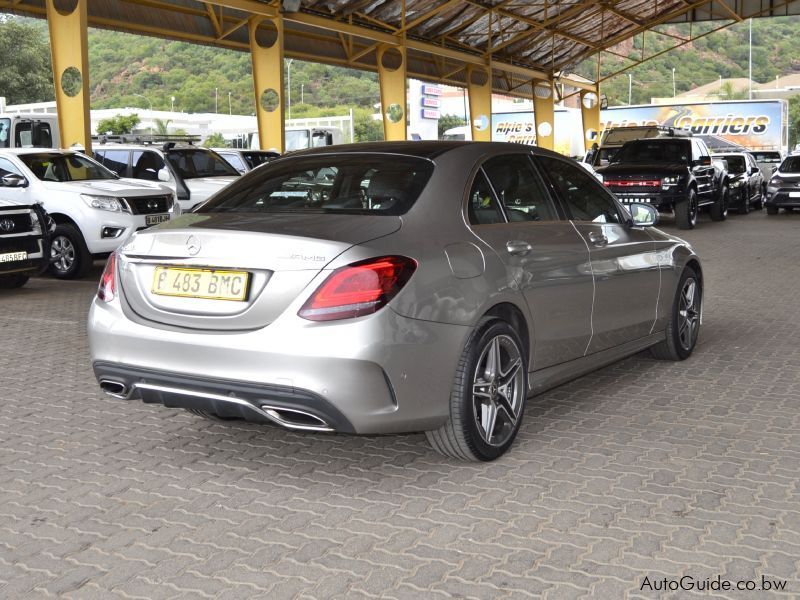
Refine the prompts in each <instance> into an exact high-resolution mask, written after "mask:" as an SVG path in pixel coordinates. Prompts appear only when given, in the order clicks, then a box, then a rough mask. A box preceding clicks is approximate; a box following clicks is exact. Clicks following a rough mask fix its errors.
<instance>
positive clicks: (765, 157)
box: [752, 152, 781, 163]
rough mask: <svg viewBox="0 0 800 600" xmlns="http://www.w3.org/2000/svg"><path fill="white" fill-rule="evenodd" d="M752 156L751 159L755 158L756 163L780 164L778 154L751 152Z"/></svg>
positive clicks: (779, 154) (779, 155)
mask: <svg viewBox="0 0 800 600" xmlns="http://www.w3.org/2000/svg"><path fill="white" fill-rule="evenodd" d="M752 154H753V158H755V159H756V161H757V162H763V163H779V162H781V153H780V152H753V153H752Z"/></svg>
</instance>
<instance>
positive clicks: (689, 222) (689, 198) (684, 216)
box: [675, 188, 697, 229]
mask: <svg viewBox="0 0 800 600" xmlns="http://www.w3.org/2000/svg"><path fill="white" fill-rule="evenodd" d="M675 223H676V224H677V225H678V229H694V226H695V225H697V193H696V192H695V191H694V189H693V188H690V189H689V192H688V193H687V194H686V198H684V199H683V200H681V201H680V202H676V203H675Z"/></svg>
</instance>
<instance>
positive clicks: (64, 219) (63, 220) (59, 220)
mask: <svg viewBox="0 0 800 600" xmlns="http://www.w3.org/2000/svg"><path fill="white" fill-rule="evenodd" d="M47 214H48V215H49V216H50V217H51V218H52V219H53V221H55V222H56V225H72V226H73V227H75V229H77V230H78V231H79V232H80V234H81V235H83V232H82V231H81V228H80V226H79V225H78V224H77V223H76V222H75V220H74V219H73V218H72V217H70V216H69V215H65V214H64V213H59V212H49V213H47Z"/></svg>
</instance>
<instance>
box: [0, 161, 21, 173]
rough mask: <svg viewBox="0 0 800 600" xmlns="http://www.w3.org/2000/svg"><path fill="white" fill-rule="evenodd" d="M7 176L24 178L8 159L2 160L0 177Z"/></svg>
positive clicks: (0, 162)
mask: <svg viewBox="0 0 800 600" xmlns="http://www.w3.org/2000/svg"><path fill="white" fill-rule="evenodd" d="M6 175H19V176H22V173H20V172H19V169H18V168H17V167H16V165H15V164H14V163H12V162H11V161H10V160H8V159H7V158H0V177H5V176H6Z"/></svg>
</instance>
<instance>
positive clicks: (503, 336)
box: [426, 319, 528, 461]
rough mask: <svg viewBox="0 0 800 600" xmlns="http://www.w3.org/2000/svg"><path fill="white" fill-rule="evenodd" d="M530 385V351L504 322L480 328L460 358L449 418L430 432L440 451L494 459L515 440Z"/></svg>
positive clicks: (489, 322)
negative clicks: (528, 356)
mask: <svg viewBox="0 0 800 600" xmlns="http://www.w3.org/2000/svg"><path fill="white" fill-rule="evenodd" d="M527 389H528V370H527V359H526V351H525V348H524V346H523V344H522V341H521V340H520V337H519V335H518V334H517V332H516V331H515V330H514V329H513V328H512V327H511V326H510V325H509V324H508V323H506V322H505V321H502V320H499V319H489V320H485V321H483V322H482V323H481V324H480V325H479V327H477V328H476V330H475V332H474V333H473V335H472V336H471V337H470V339H469V341H468V342H467V345H466V347H465V348H464V351H463V353H462V354H461V359H460V360H459V363H458V368H457V370H456V375H455V378H454V380H453V389H452V392H451V394H450V418H449V419H448V420H447V422H446V423H445V424H444V425H442V426H441V427H440V428H439V429H436V430H435V431H428V432H426V436H427V438H428V441H429V442H430V444H431V446H433V448H434V450H436V451H437V452H439V453H441V454H444V455H445V456H450V457H453V458H459V459H462V460H473V461H485V460H494V459H496V458H498V457H500V456H502V455H503V453H505V451H506V450H508V448H509V447H510V446H511V444H512V443H513V442H514V438H515V437H516V435H517V432H518V431H519V427H520V424H521V422H522V414H523V410H524V407H525V398H526V396H527Z"/></svg>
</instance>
